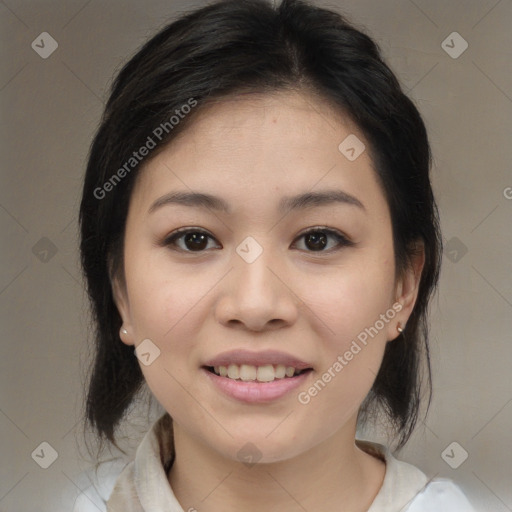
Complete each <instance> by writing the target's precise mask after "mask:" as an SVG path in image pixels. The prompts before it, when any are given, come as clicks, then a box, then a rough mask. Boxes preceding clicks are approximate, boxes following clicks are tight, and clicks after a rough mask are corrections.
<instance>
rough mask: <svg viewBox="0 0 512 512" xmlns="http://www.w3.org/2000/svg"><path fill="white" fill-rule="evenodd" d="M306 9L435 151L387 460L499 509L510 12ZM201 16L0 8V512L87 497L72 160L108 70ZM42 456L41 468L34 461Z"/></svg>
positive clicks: (157, 5)
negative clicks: (430, 274)
mask: <svg viewBox="0 0 512 512" xmlns="http://www.w3.org/2000/svg"><path fill="white" fill-rule="evenodd" d="M315 3H317V4H318V5H324V6H329V7H334V8H335V9H337V10H339V11H341V12H343V13H345V14H346V15H347V16H348V17H349V18H350V19H351V20H353V21H354V22H355V23H356V24H357V25H358V26H359V27H361V28H365V29H366V30H368V32H369V33H370V34H371V35H372V36H373V37H374V38H375V39H376V41H377V42H378V43H379V44H380V46H381V48H382V50H383V52H384V54H385V56H386V58H387V59H388V62H389V63H390V64H391V66H392V68H393V69H394V70H395V71H396V73H397V74H398V75H399V77H400V80H401V82H402V84H403V86H404V88H405V90H406V91H408V92H409V94H410V95H411V96H412V97H413V98H414V100H415V101H416V104H417V105H418V107H419V108H420V110H421V112H422V114H423V115H424V117H425V120H426V123H427V127H428V129H429V132H430V138H431V143H432V147H433V152H434V158H435V162H434V170H433V181H434V188H435V193H436V195H437V199H438V203H439V207H440V213H441V222H442V229H443V234H444V240H445V243H446V244H447V251H446V252H445V258H444V263H443V271H442V275H441V283H440V289H439V293H438V295H437V297H436V299H435V300H434V302H433V304H432V358H433V365H434V385H435V389H434V393H435V394H434V401H433V404H432V408H431V411H430V413H429V416H428V417H427V420H426V421H425V423H422V424H420V425H419V427H418V429H417V431H416V433H415V435H414V437H413V439H412V440H411V441H410V443H409V444H408V445H407V447H406V449H405V450H404V451H402V452H401V453H400V458H402V459H403V460H406V461H408V462H412V463H413V464H415V465H417V466H419V467H420V468H421V469H422V470H423V471H425V472H426V473H427V474H428V475H429V476H431V477H433V476H444V477H448V478H451V479H453V480H455V481H456V482H457V483H458V484H459V485H460V486H461V487H462V488H463V489H464V490H465V492H466V493H467V494H468V495H469V497H470V498H471V499H472V500H473V501H474V503H475V504H476V505H478V506H480V508H481V509H482V510H486V511H490V510H492V511H496V512H502V511H507V510H512V490H511V486H510V482H511V480H512V462H511V458H510V453H511V452H512V440H511V426H512V385H511V378H510V377H511V370H510V368H511V366H512V344H511V342H512V340H511V335H510V327H511V316H512V308H511V307H512V282H511V279H510V276H511V262H512V236H511V229H510V225H511V218H512V217H511V215H512V199H510V198H511V197H512V189H509V188H507V187H512V172H511V165H510V162H511V156H512V155H511V140H510V134H511V133H512V129H511V128H512V126H511V125H512V115H511V114H512V83H511V65H510V64H511V48H512V31H511V30H510V29H511V26H512V2H511V1H510V0H500V1H496V0H481V1H476V0H472V1H461V0H456V1H455V0H454V1H451V2H445V1H441V0H435V1H427V0H415V1H412V0H403V1H402V0H396V1H394V0H393V1H391V0H386V1H382V0H350V1H338V2H336V1H334V0H331V1H330V2H319V1H318V2H315ZM199 5H204V2H195V3H194V2H184V1H182V2H171V1H163V0H162V1H155V0H154V1H150V2H144V3H142V2H139V1H136V0H129V1H124V2H120V1H110V2H100V1H99V0H90V1H85V2H84V1H83V0H66V1H62V0H60V1H50V0H47V1H44V2H43V1H19V0H18V1H15V0H6V1H0V29H1V35H0V37H1V43H2V44H1V48H0V106H1V107H0V108H1V120H2V121H1V124H0V130H1V133H0V141H1V142H0V144H1V146H0V147H1V154H2V158H1V160H0V169H1V187H0V227H1V233H2V245H1V251H0V265H1V272H0V312H1V327H0V328H1V339H2V343H1V358H0V389H1V394H0V432H1V443H2V468H1V472H0V511H32V510H38V511H58V510H66V511H69V510H71V509H72V507H73V503H74V501H75V499H76V497H77V496H78V495H79V494H80V492H81V490H83V489H84V488H85V487H86V485H87V484H86V482H85V480H84V475H83V471H84V470H86V469H87V468H88V466H89V464H90V460H89V457H88V455H87V453H86V452H85V449H84V448H83V446H82V441H81V426H80V418H81V414H82V400H83V386H84V375H85V371H86V369H87V366H88V364H89V357H90V347H88V320H87V303H86V301H85V294H84V291H83V285H82V282H81V278H80V270H79V266H78V251H77V244H78V237H77V210H78V203H79V197H80V186H81V181H82V176H83V171H84V165H85V158H86V155H87V151H88V147H89V144H90V141H91V138H92V136H93V133H94V130H95V128H96V126H97V123H98V121H99V116H100V114H101V111H102V107H103V102H104V101H105V99H106V91H107V88H108V86H109V85H110V83H111V80H112V77H113V75H114V72H115V71H116V70H118V69H119V66H120V65H121V64H122V63H123V62H125V61H126V60H127V59H128V58H129V56H130V55H132V54H133V53H134V51H135V50H136V49H137V47H139V45H140V44H142V43H143V42H144V41H145V40H146V39H147V38H148V37H149V36H151V35H152V34H154V33H155V31H156V30H158V29H159V28H160V27H162V26H163V25H164V24H165V22H166V20H167V19H168V18H169V17H170V16H173V15H175V14H177V13H179V12H180V11H183V10H184V9H189V8H192V7H193V6H199ZM454 31H456V32H458V33H459V34H460V35H461V36H462V37H463V38H464V40H466V41H467V43H468V45H469V46H468V48H467V50H466V51H465V52H464V53H462V54H461V55H460V56H458V57H457V58H453V57H452V56H450V55H449V54H448V53H447V52H446V51H445V50H444V49H443V45H442V43H443V41H445V40H446V38H447V37H448V36H449V35H450V34H451V33H452V32H454ZM42 32H48V33H49V34H51V36H52V37H53V38H54V39H55V40H56V41H57V42H58V48H57V50H56V51H55V52H54V53H53V54H52V55H51V56H49V57H48V58H47V59H43V58H41V57H40V56H39V54H38V53H36V51H34V49H33V48H32V47H31V44H32V41H34V40H36V38H38V36H39V35H40V34H41V33H42ZM446 44H449V45H450V46H454V48H453V49H452V51H458V50H460V48H461V46H460V41H456V40H454V42H453V43H452V42H451V40H450V39H448V41H447V43H445V45H446ZM46 48H48V46H46ZM507 191H508V192H507ZM507 196H508V198H507ZM55 251H56V252H55ZM466 251H467V252H466ZM142 411H143V414H142V415H141V413H140V410H139V412H138V413H137V414H135V415H134V419H135V422H137V421H138V425H137V424H136V425H135V427H134V428H135V430H134V431H136V432H139V433H140V435H142V433H143V432H144V430H145V429H146V428H147V427H148V424H147V423H146V420H145V419H144V414H145V409H142ZM160 412H161V411H160V410H159V409H158V407H157V408H156V409H155V410H154V411H152V413H151V414H152V415H153V417H156V416H157V415H158V414H159V413H160ZM137 418H138V420H137ZM151 419H152V418H151ZM42 442H47V443H49V444H50V445H51V446H52V447H53V448H54V449H55V450H56V452H57V453H58V457H57V459H56V460H55V461H54V463H53V464H52V465H51V466H50V467H48V468H47V469H43V468H42V467H40V466H39V465H38V463H36V461H35V460H37V457H36V456H34V458H33V457H32V455H31V454H32V453H33V452H34V450H36V449H37V450H36V453H39V454H41V448H40V447H39V445H40V444H41V443H42ZM452 442H457V443H458V445H460V447H459V446H455V449H454V451H453V452H450V451H449V454H450V456H451V460H452V461H455V462H457V460H460V457H461V454H462V453H463V452H462V449H464V450H465V451H467V453H468V458H467V460H466V461H465V462H464V463H462V464H461V465H460V466H459V467H458V468H457V469H452V468H451V467H450V466H449V465H448V464H447V463H446V462H445V460H443V457H442V456H441V454H442V453H443V451H444V450H445V448H446V447H447V446H449V445H450V444H451V443H452ZM136 445H137V442H136V441H134V442H133V444H132V445H131V446H132V448H133V447H134V446H136ZM45 449H46V451H45ZM43 452H44V453H45V456H44V457H39V462H41V461H42V459H43V458H46V459H45V460H47V461H48V460H49V459H47V457H49V453H50V452H49V450H48V449H47V448H45V446H43Z"/></svg>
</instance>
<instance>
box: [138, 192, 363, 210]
mask: <svg viewBox="0 0 512 512" xmlns="http://www.w3.org/2000/svg"><path fill="white" fill-rule="evenodd" d="M335 203H338V204H339V203H341V204H346V205H351V206H356V207H358V208H360V209H361V210H364V211H366V208H365V207H364V205H363V203H362V202H361V201H360V200H359V199H357V198H356V197H354V196H352V195H350V194H348V193H347V192H344V191H342V190H325V191H319V192H305V193H303V194H299V195H297V196H287V197H283V198H282V199H281V201H280V202H279V205H278V211H279V212H280V213H282V214H286V213H289V212H291V211H294V210H304V209H307V208H314V207H319V206H328V205H331V204H335ZM173 204H178V205H183V206H190V207H196V208H207V209H211V210H216V211H220V212H224V213H226V214H228V215H229V214H231V212H232V210H231V208H230V206H229V204H228V203H227V202H226V201H225V200H224V199H222V198H220V197H217V196H213V195H211V194H204V193H200V192H178V191H177V192H170V193H169V194H166V195H164V196H162V197H160V198H158V199H157V200H156V201H155V202H154V203H153V204H152V205H151V207H150V208H149V210H148V213H153V212H154V211H155V210H158V209H159V208H161V207H163V206H168V205H173Z"/></svg>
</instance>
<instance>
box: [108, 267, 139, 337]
mask: <svg viewBox="0 0 512 512" xmlns="http://www.w3.org/2000/svg"><path fill="white" fill-rule="evenodd" d="M109 276H110V283H111V286H112V295H113V297H114V302H115V305H116V307H117V310H118V311H119V315H120V316H121V319H122V321H123V325H122V327H121V329H120V331H119V338H120V339H121V341H122V342H123V343H125V344H126V345H135V343H134V341H133V340H134V337H133V326H132V323H131V314H130V303H129V302H128V294H127V290H126V284H125V282H124V281H123V280H122V279H121V278H120V277H119V275H118V272H115V273H114V272H113V271H112V266H111V265H110V264H109ZM123 329H124V330H126V331H127V332H126V333H124V332H122V331H123Z"/></svg>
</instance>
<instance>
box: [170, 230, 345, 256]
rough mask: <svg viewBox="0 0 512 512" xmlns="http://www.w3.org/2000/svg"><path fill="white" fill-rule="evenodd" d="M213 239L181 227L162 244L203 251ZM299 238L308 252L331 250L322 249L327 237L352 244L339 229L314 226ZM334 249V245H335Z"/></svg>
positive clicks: (189, 250)
mask: <svg viewBox="0 0 512 512" xmlns="http://www.w3.org/2000/svg"><path fill="white" fill-rule="evenodd" d="M209 238H210V239H212V240H215V238H213V237H212V236H211V235H210V234H209V233H207V232H206V231H202V230H200V229H190V228H186V229H181V230H177V231H175V232H174V233H172V234H171V235H170V236H168V237H167V238H166V239H165V241H164V242H163V245H165V246H177V247H179V249H180V250H182V251H184V252H203V251H204V250H205V249H206V248H207V245H208V239H209ZM301 238H305V240H306V241H305V244H306V246H307V248H308V249H309V251H308V252H331V251H332V247H331V248H329V249H328V250H324V249H325V247H326V246H327V245H328V242H327V240H328V239H329V238H332V239H334V240H335V241H336V242H337V246H338V248H341V247H350V246H353V245H354V243H353V242H351V241H350V240H348V238H346V237H345V236H344V235H342V234H341V233H340V232H339V231H336V230H333V229H330V228H321V227H320V228H314V229H310V230H309V231H306V232H304V233H302V234H301V235H300V236H298V237H297V238H296V240H299V239H301ZM182 239H183V243H184V245H185V247H182V246H180V245H179V244H178V243H177V241H178V240H182ZM335 250H336V245H335Z"/></svg>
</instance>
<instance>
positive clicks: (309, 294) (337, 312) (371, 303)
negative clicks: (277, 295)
mask: <svg viewBox="0 0 512 512" xmlns="http://www.w3.org/2000/svg"><path fill="white" fill-rule="evenodd" d="M393 279H394V273H393V267H392V265H391V264H390V263H389V259H388V260H386V259H381V260H378V261H373V262H370V261H368V259H366V258H357V255H356V257H354V258H353V259H352V260H351V261H349V262H347V263H346V264H344V265H343V266H339V267H333V268H330V269H329V270H328V272H326V273H325V274H323V275H317V276H315V278H314V279H313V280H312V278H311V276H306V277H304V279H303V282H302V285H301V290H302V296H301V298H302V299H303V300H304V303H305V304H307V306H308V307H309V308H310V309H311V311H312V312H313V313H314V316H315V317H316V318H317V319H318V320H319V321H320V320H321V322H318V323H319V324H321V327H320V326H319V329H322V333H323V337H325V335H327V339H329V340H330V342H329V344H330V345H332V348H335V349H337V350H343V349H345V347H346V346H348V345H350V341H351V340H352V339H353V338H355V337H357V335H358V334H360V333H361V332H363V331H364V330H365V329H366V328H369V327H371V326H373V325H374V324H375V322H376V321H377V320H378V319H379V317H380V315H381V314H385V313H386V311H387V310H388V309H389V307H390V304H389V300H390V297H391V296H392V290H393ZM379 325H380V324H379Z"/></svg>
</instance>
